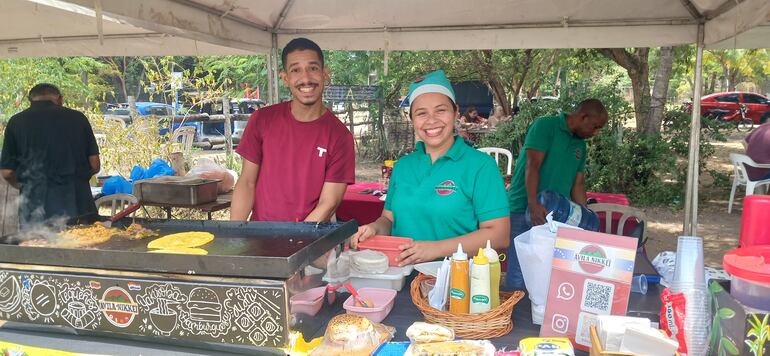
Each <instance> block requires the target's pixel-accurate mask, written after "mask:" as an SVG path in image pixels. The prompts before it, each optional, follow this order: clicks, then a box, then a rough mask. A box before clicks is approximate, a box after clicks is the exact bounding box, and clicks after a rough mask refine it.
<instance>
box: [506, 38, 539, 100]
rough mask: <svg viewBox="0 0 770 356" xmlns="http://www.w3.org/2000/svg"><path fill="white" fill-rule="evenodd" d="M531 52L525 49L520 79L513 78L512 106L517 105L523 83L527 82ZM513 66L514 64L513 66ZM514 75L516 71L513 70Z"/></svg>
mask: <svg viewBox="0 0 770 356" xmlns="http://www.w3.org/2000/svg"><path fill="white" fill-rule="evenodd" d="M532 57H533V55H532V50H531V49H526V50H524V65H523V66H522V70H521V77H520V78H519V80H516V79H515V75H514V76H513V77H514V83H513V91H512V93H511V95H512V96H513V105H518V104H519V94H521V88H523V87H524V82H525V81H526V80H527V75H528V74H529V68H530V67H531V66H532ZM514 65H515V64H514ZM513 72H514V73H516V70H515V68H514V71H513ZM506 115H510V114H509V113H506Z"/></svg>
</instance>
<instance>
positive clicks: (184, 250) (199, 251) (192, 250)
mask: <svg viewBox="0 0 770 356" xmlns="http://www.w3.org/2000/svg"><path fill="white" fill-rule="evenodd" d="M150 252H151V253H181V254H184V255H208V254H209V252H208V251H206V250H204V249H202V248H186V247H182V248H175V249H168V250H152V251H150Z"/></svg>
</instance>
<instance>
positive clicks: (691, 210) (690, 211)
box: [683, 23, 704, 236]
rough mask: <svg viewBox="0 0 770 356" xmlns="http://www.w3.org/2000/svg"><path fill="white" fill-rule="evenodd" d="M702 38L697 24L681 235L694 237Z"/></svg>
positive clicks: (696, 223) (702, 28) (701, 24)
mask: <svg viewBox="0 0 770 356" xmlns="http://www.w3.org/2000/svg"><path fill="white" fill-rule="evenodd" d="M703 38H704V24H703V23H699V24H698V44H697V46H698V47H697V56H696V60H695V84H694V86H695V88H693V96H692V97H693V100H692V125H691V127H690V156H689V159H688V161H687V162H688V166H687V191H686V193H685V194H686V196H685V202H684V226H683V233H684V235H687V236H695V235H696V234H697V233H698V232H697V227H698V173H699V172H698V166H699V162H698V161H699V160H700V157H699V156H700V98H701V96H702V95H703Z"/></svg>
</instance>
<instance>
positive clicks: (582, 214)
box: [525, 190, 599, 231]
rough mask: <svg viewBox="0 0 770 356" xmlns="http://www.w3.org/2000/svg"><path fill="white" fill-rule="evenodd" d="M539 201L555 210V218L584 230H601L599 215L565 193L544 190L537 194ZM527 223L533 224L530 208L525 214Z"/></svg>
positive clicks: (550, 210)
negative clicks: (573, 200)
mask: <svg viewBox="0 0 770 356" xmlns="http://www.w3.org/2000/svg"><path fill="white" fill-rule="evenodd" d="M537 201H538V202H540V205H542V206H543V207H545V210H547V211H548V212H553V220H555V221H558V222H562V223H565V224H568V225H572V226H577V227H579V228H581V229H584V230H590V231H599V217H598V216H597V215H596V213H594V212H593V211H591V209H588V208H586V207H584V206H582V205H580V204H577V203H574V202H572V201H571V200H569V199H567V198H565V197H564V196H563V195H561V194H559V193H557V192H554V191H551V190H544V191H542V192H540V193H538V194H537ZM525 218H526V220H527V223H528V224H530V225H531V224H532V221H531V220H530V216H529V208H527V213H526V216H525Z"/></svg>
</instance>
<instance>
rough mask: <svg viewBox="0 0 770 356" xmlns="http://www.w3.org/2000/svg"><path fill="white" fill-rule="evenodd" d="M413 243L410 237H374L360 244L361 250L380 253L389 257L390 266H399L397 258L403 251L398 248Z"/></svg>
mask: <svg viewBox="0 0 770 356" xmlns="http://www.w3.org/2000/svg"><path fill="white" fill-rule="evenodd" d="M410 242H412V239H410V238H408V237H395V236H383V235H377V236H372V237H370V238H368V239H366V240H365V241H363V242H361V243H359V244H358V249H359V250H374V251H380V252H382V253H384V254H385V256H388V266H391V267H395V266H398V262H397V261H396V258H398V255H400V254H401V249H399V248H398V247H399V246H401V245H403V244H405V243H410Z"/></svg>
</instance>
